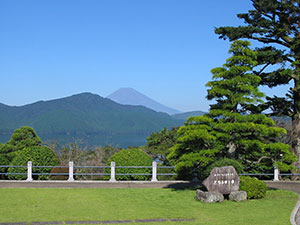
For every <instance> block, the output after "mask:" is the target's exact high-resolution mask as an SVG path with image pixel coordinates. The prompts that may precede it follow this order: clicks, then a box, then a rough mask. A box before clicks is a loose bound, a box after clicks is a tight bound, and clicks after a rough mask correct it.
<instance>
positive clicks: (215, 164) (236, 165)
mask: <svg viewBox="0 0 300 225" xmlns="http://www.w3.org/2000/svg"><path fill="white" fill-rule="evenodd" d="M222 166H233V167H234V168H235V170H236V172H237V173H238V174H240V173H243V172H244V166H243V165H242V164H241V163H239V162H238V161H237V160H233V159H228V158H223V159H219V160H218V161H215V162H213V163H212V164H210V165H209V166H208V167H207V168H206V169H205V171H204V173H203V174H200V175H201V178H202V179H206V178H207V177H208V176H209V174H210V172H211V171H212V170H213V168H215V167H222Z"/></svg>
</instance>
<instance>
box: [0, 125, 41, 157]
mask: <svg viewBox="0 0 300 225" xmlns="http://www.w3.org/2000/svg"><path fill="white" fill-rule="evenodd" d="M41 144H42V141H41V139H40V138H39V136H37V134H36V132H35V131H34V129H33V128H31V127H21V128H19V129H17V130H15V131H14V132H13V134H12V136H11V138H10V140H9V141H8V142H7V143H5V144H2V145H0V154H5V155H6V157H7V158H8V160H9V161H12V160H13V158H14V157H15V155H16V152H17V151H20V150H22V149H24V148H26V147H32V146H40V145H41Z"/></svg>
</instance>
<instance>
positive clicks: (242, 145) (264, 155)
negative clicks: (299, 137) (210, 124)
mask: <svg viewBox="0 0 300 225" xmlns="http://www.w3.org/2000/svg"><path fill="white" fill-rule="evenodd" d="M249 46H250V42H248V41H234V42H233V43H232V45H231V47H230V49H229V53H231V54H232V56H231V57H229V58H228V59H227V60H226V63H225V64H224V65H223V66H222V67H217V68H214V69H212V70H211V72H212V74H213V78H212V81H210V82H208V83H207V85H206V86H207V87H209V89H208V95H207V98H208V99H209V100H214V101H215V103H214V104H212V105H210V107H211V108H210V111H209V116H210V117H211V118H212V119H213V120H214V121H215V123H216V124H215V127H214V134H215V136H216V139H217V142H218V148H219V150H220V152H219V153H220V156H221V157H229V158H233V159H236V160H239V161H240V162H241V163H242V164H243V165H245V166H246V168H247V166H248V169H249V168H250V169H251V168H252V169H255V168H256V165H258V164H259V163H261V164H260V168H261V169H266V168H264V165H265V166H267V167H268V168H269V169H270V168H272V166H273V164H275V165H277V166H279V167H280V168H281V169H283V170H287V169H291V167H290V165H291V162H292V161H293V160H294V159H295V156H294V155H293V154H292V153H291V152H290V151H289V145H287V144H283V143H281V142H279V141H278V138H279V137H280V136H281V135H282V134H284V133H285V132H286V131H285V130H284V129H282V128H279V127H275V123H274V121H273V120H272V119H271V118H268V117H267V116H266V115H264V114H257V113H256V111H257V110H256V107H257V106H258V105H259V104H260V103H263V101H262V98H263V97H264V94H263V93H262V92H260V91H259V89H258V86H259V84H260V81H261V78H260V77H259V76H257V75H256V74H254V73H253V68H254V67H255V66H256V65H257V53H256V52H255V51H253V50H251V49H250V48H249Z"/></svg>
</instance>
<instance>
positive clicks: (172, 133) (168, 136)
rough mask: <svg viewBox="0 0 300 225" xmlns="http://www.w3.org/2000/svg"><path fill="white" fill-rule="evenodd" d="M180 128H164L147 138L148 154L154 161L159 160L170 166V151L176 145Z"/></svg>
mask: <svg viewBox="0 0 300 225" xmlns="http://www.w3.org/2000/svg"><path fill="white" fill-rule="evenodd" d="M177 130H178V127H176V128H174V127H173V128H172V129H171V130H167V128H163V129H162V130H161V131H159V132H154V133H152V134H151V135H150V136H149V137H147V144H146V152H147V153H148V154H150V155H152V157H153V158H154V159H158V160H159V161H161V162H162V163H163V164H164V165H169V161H168V159H167V155H168V154H169V149H170V148H171V147H172V146H174V145H175V142H176V136H177Z"/></svg>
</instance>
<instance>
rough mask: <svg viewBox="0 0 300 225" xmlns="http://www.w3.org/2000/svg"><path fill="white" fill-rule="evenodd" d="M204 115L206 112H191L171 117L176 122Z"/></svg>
mask: <svg viewBox="0 0 300 225" xmlns="http://www.w3.org/2000/svg"><path fill="white" fill-rule="evenodd" d="M204 114H207V112H203V111H191V112H185V113H178V114H174V115H172V117H173V118H174V119H177V120H186V119H187V118H189V117H191V116H202V115H204Z"/></svg>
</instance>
